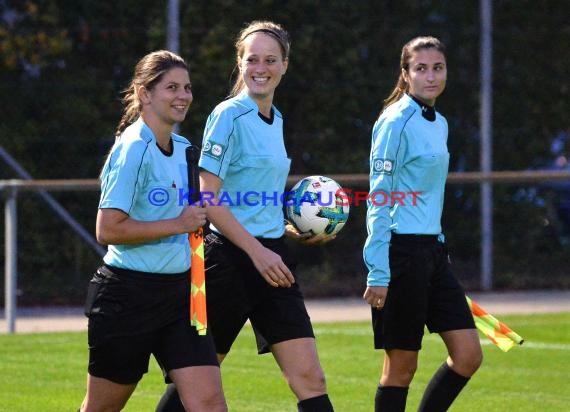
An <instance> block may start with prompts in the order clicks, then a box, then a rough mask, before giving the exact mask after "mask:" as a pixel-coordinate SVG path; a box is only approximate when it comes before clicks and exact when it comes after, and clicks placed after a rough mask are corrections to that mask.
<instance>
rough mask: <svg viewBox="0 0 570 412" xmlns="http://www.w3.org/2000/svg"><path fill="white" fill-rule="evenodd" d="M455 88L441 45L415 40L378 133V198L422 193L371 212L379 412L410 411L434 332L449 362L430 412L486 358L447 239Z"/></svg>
mask: <svg viewBox="0 0 570 412" xmlns="http://www.w3.org/2000/svg"><path fill="white" fill-rule="evenodd" d="M446 80H447V65H446V58H445V47H444V45H443V44H442V43H441V42H440V41H439V40H438V39H436V38H434V37H417V38H414V39H412V40H411V41H410V42H408V43H407V44H406V45H404V47H403V49H402V55H401V60H400V75H399V78H398V81H397V84H396V87H395V88H394V90H393V91H392V93H391V94H390V96H388V98H387V99H386V100H385V101H384V108H383V110H382V112H381V113H380V117H379V118H378V120H377V121H376V123H375V124H374V128H373V132H372V148H371V153H370V192H371V193H375V192H378V191H383V192H385V193H390V192H391V191H404V192H408V191H415V192H419V193H420V194H419V195H418V202H417V204H416V205H414V206H411V205H409V204H406V205H403V204H398V203H397V202H396V204H394V205H390V204H386V205H383V206H379V205H375V204H373V203H370V202H369V208H368V212H367V228H368V238H367V240H366V243H365V246H364V260H365V262H366V265H367V267H368V270H369V272H368V278H367V287H366V290H365V292H364V299H365V300H366V302H367V303H369V304H370V305H371V306H372V324H373V330H374V346H375V348H376V349H384V352H385V353H384V366H383V369H382V373H381V377H380V382H379V386H378V388H377V391H376V397H375V411H377V412H379V411H402V412H403V411H404V410H405V406H406V399H407V394H408V387H409V385H410V383H411V381H412V379H413V377H414V373H415V371H416V368H417V364H418V353H419V350H420V348H421V342H422V337H423V332H424V327H425V326H427V327H428V329H429V331H430V332H436V333H438V334H439V335H440V336H441V338H442V340H443V342H444V344H445V346H446V348H447V351H448V354H449V356H448V357H447V360H446V361H445V362H444V363H443V365H442V366H441V367H440V368H439V370H438V371H437V372H436V373H435V375H434V376H433V378H432V379H431V381H430V382H429V384H428V386H427V388H426V390H425V392H424V395H423V398H422V400H421V403H420V407H419V410H420V411H424V412H437V411H446V410H447V409H448V408H449V406H450V405H451V403H452V402H453V401H454V399H455V398H456V397H457V395H458V394H459V392H460V391H461V390H462V389H463V387H464V386H465V385H466V384H467V382H468V381H469V378H470V377H471V376H472V375H473V374H474V373H475V372H476V370H477V369H478V368H479V366H480V365H481V362H482V359H483V355H482V351H481V346H480V342H479V336H478V334H477V331H476V329H475V324H474V321H473V317H472V315H471V312H470V310H469V307H468V305H467V302H466V299H465V293H464V291H463V289H462V287H461V286H460V284H459V283H458V282H457V280H456V279H455V277H454V276H453V274H452V272H451V267H450V261H449V257H448V253H447V248H446V244H445V238H444V236H443V234H442V232H441V214H442V208H443V199H444V187H445V181H446V178H447V171H448V165H449V153H448V150H447V133H448V126H447V121H446V120H445V118H444V117H443V116H442V115H441V114H440V113H438V112H437V111H436V110H435V108H434V106H435V102H436V99H437V98H438V97H439V95H440V94H441V93H442V92H443V90H444V88H445V83H446Z"/></svg>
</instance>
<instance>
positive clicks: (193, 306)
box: [189, 228, 208, 335]
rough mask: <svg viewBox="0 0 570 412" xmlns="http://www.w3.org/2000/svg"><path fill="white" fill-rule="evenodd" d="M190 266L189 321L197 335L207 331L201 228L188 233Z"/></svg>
mask: <svg viewBox="0 0 570 412" xmlns="http://www.w3.org/2000/svg"><path fill="white" fill-rule="evenodd" d="M189 238H190V249H191V252H192V267H191V269H190V290H191V296H190V321H191V323H192V325H193V326H195V327H196V330H197V331H198V334H199V335H205V334H206V332H207V324H208V318H207V314H206V271H205V268H204V236H203V231H202V228H199V229H198V230H197V231H195V232H193V233H190V235H189Z"/></svg>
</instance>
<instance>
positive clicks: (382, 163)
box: [372, 159, 394, 175]
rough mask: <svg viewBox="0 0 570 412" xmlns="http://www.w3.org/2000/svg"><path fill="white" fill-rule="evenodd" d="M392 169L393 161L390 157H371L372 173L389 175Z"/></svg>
mask: <svg viewBox="0 0 570 412" xmlns="http://www.w3.org/2000/svg"><path fill="white" fill-rule="evenodd" d="M393 169H394V161H393V160H390V159H373V160H372V173H373V174H375V175H381V174H383V175H391V174H392V170H393Z"/></svg>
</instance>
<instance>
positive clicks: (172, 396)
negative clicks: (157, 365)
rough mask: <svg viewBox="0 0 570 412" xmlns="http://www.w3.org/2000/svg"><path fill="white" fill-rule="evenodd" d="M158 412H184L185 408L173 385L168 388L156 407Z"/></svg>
mask: <svg viewBox="0 0 570 412" xmlns="http://www.w3.org/2000/svg"><path fill="white" fill-rule="evenodd" d="M156 412H184V406H183V405H182V401H180V397H179V396H178V392H177V391H176V386H174V384H173V383H171V384H169V385H168V386H167V387H166V391H164V394H163V395H162V398H160V401H159V402H158V405H156Z"/></svg>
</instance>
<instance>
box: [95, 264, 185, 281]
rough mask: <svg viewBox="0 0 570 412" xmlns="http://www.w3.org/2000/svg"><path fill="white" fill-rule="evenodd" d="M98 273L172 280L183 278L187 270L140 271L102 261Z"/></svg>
mask: <svg viewBox="0 0 570 412" xmlns="http://www.w3.org/2000/svg"><path fill="white" fill-rule="evenodd" d="M97 270H98V271H99V273H101V274H102V275H104V276H106V277H114V276H118V277H121V278H131V279H148V280H166V281H169V280H172V281H176V280H177V279H181V278H185V277H187V276H188V272H189V271H186V272H182V273H150V272H140V271H138V270H131V269H123V268H118V267H115V266H111V265H108V264H106V263H104V264H103V265H101V266H100V267H99V268H98V269H97Z"/></svg>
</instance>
